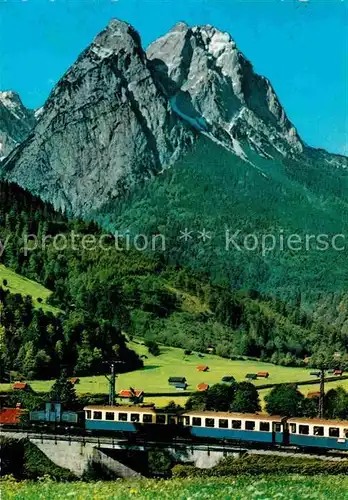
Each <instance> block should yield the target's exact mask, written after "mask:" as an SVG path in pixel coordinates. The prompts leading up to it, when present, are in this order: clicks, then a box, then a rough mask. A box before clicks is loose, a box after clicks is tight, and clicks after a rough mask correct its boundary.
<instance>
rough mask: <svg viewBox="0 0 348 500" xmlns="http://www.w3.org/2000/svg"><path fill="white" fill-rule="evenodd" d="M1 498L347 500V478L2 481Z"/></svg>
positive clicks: (21, 499)
mask: <svg viewBox="0 0 348 500" xmlns="http://www.w3.org/2000/svg"><path fill="white" fill-rule="evenodd" d="M1 492H2V495H1V496H2V499H3V500H8V499H16V500H37V499H66V498H78V499H83V500H92V499H93V500H99V499H100V500H101V499H103V500H104V499H111V498H114V499H119V500H123V499H128V498H134V499H143V498H144V499H149V500H150V499H151V500H152V499H153V498H158V499H163V498H168V499H181V500H186V499H187V500H188V499H193V498H196V499H199V500H203V499H210V498H211V499H225V500H250V499H259V500H266V499H275V498H279V499H281V500H302V499H308V500H311V499H312V500H323V499H331V500H333V499H334V500H347V499H348V478H347V477H342V476H341V477H340V476H316V477H302V476H267V477H256V478H252V479H251V478H250V477H247V476H239V477H230V478H209V479H202V478H195V479H185V480H179V479H173V480H168V481H163V480H162V481H156V480H149V479H145V480H141V481H125V480H119V481H117V482H95V483H83V482H79V483H54V482H52V481H43V482H36V483H34V482H26V481H23V482H19V483H16V482H14V481H3V482H2V483H1Z"/></svg>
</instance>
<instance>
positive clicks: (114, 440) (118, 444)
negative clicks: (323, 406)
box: [0, 429, 348, 461]
mask: <svg viewBox="0 0 348 500" xmlns="http://www.w3.org/2000/svg"><path fill="white" fill-rule="evenodd" d="M0 435H1V436H3V437H5V438H6V437H8V438H15V439H25V438H27V439H29V440H30V441H33V442H35V441H39V442H45V441H54V442H56V443H57V442H58V441H59V442H67V443H81V446H85V445H86V444H87V443H88V444H94V445H96V447H97V448H103V447H107V448H111V449H112V448H114V449H129V450H134V451H137V450H138V451H144V450H147V449H151V448H152V449H154V448H156V449H173V450H175V451H176V452H180V451H185V450H186V451H187V450H192V451H197V450H199V451H205V452H207V453H208V454H209V453H210V452H222V453H223V454H225V455H226V456H227V455H228V454H231V453H238V454H239V455H243V454H251V455H270V456H271V455H272V456H280V457H296V458H312V459H313V458H315V459H319V460H328V461H341V460H348V452H345V451H330V450H327V451H324V450H317V449H308V448H307V449H301V448H297V447H294V446H284V445H282V446H279V445H274V446H272V447H270V446H265V445H262V444H261V443H260V444H255V443H245V442H233V443H231V442H221V443H210V442H203V441H192V440H185V439H175V440H173V441H167V442H166V441H153V440H144V439H132V440H129V439H125V438H118V437H111V436H95V435H89V434H84V435H78V434H71V433H70V434H59V433H54V432H51V433H50V432H45V433H38V432H37V431H32V430H23V429H11V430H9V429H1V431H0Z"/></svg>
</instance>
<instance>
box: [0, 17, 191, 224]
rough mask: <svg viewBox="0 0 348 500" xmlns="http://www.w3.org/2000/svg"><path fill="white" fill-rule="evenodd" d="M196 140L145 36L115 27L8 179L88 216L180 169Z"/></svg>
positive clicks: (79, 68)
mask: <svg viewBox="0 0 348 500" xmlns="http://www.w3.org/2000/svg"><path fill="white" fill-rule="evenodd" d="M194 136H195V134H194V132H193V131H192V130H191V129H190V127H189V126H187V125H186V124H185V123H184V122H183V121H182V120H181V119H180V118H179V117H178V116H177V115H175V113H174V112H173V111H172V110H171V108H170V105H169V104H168V101H167V99H166V98H165V96H164V95H163V94H162V92H161V91H160V89H159V88H158V86H157V84H156V81H155V80H154V78H153V75H152V74H151V71H150V70H149V69H148V61H147V58H146V55H145V53H144V51H143V50H142V47H141V42H140V38H139V35H138V33H137V32H136V31H135V30H134V29H133V28H132V27H131V26H129V25H128V24H126V23H123V22H120V21H116V20H112V21H111V22H110V23H109V25H108V26H107V28H106V29H105V30H104V31H103V32H102V33H100V34H99V35H98V36H97V37H96V38H95V40H94V41H93V43H92V44H91V45H90V47H88V48H87V50H85V51H84V52H83V53H82V54H81V55H80V56H79V58H78V59H77V61H76V63H75V64H74V65H73V66H72V67H71V68H70V69H69V70H68V71H67V73H66V74H65V75H64V76H63V77H62V79H61V80H60V81H59V82H58V84H57V85H56V87H55V88H54V89H53V91H52V93H51V95H50V96H49V98H48V100H47V102H46V103H45V106H44V108H43V110H42V111H41V112H40V119H39V121H38V123H37V126H36V128H35V130H34V134H33V135H32V136H31V137H30V138H29V139H28V140H26V141H25V142H24V143H22V145H21V146H20V147H19V148H18V149H17V150H15V151H14V152H13V154H12V155H10V156H9V157H8V158H7V159H6V161H5V163H4V165H3V166H2V169H3V172H4V174H3V175H4V177H5V178H6V179H7V180H10V181H13V182H15V183H17V184H19V185H21V186H23V187H26V188H27V189H29V190H30V191H31V192H32V193H34V194H36V195H39V196H40V197H41V198H42V199H44V200H48V201H50V202H52V203H53V204H54V206H55V207H56V208H57V209H61V210H63V211H68V212H70V213H72V214H74V215H83V214H86V213H88V212H89V211H90V210H94V209H97V208H98V207H100V206H101V205H103V204H104V203H105V202H107V201H108V199H110V198H113V197H116V196H117V195H118V194H119V193H120V192H122V190H123V189H125V188H127V187H129V186H131V185H132V184H134V183H136V182H137V181H139V180H140V179H146V178H148V177H151V176H153V175H155V174H156V173H157V172H159V171H160V170H162V169H163V168H164V167H168V166H170V165H172V164H173V163H174V162H175V161H176V160H177V159H178V158H179V156H180V155H181V154H182V153H183V151H185V150H186V148H188V147H189V146H190V145H191V144H192V142H193V140H194Z"/></svg>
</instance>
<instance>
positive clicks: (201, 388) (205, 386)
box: [196, 382, 209, 392]
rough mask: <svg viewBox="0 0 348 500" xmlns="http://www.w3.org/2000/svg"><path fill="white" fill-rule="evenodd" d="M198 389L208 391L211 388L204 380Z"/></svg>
mask: <svg viewBox="0 0 348 500" xmlns="http://www.w3.org/2000/svg"><path fill="white" fill-rule="evenodd" d="M196 389H197V391H199V392H203V391H207V390H208V389H209V385H208V384H206V383H205V382H202V383H201V384H198V385H197V387H196Z"/></svg>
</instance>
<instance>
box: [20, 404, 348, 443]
mask: <svg viewBox="0 0 348 500" xmlns="http://www.w3.org/2000/svg"><path fill="white" fill-rule="evenodd" d="M28 420H29V423H30V424H31V425H33V426H36V427H37V426H42V427H45V428H46V429H47V427H49V426H50V425H52V423H53V422H54V426H55V429H56V430H57V427H58V429H59V428H60V429H62V430H63V429H65V430H66V429H71V428H74V429H75V431H77V430H79V432H86V433H88V434H91V433H92V434H99V435H118V436H124V437H127V438H129V439H131V438H133V439H137V438H147V439H153V440H163V439H165V440H170V439H176V438H183V439H189V440H196V441H204V442H218V441H219V442H231V443H232V442H238V443H239V444H241V443H245V444H247V443H249V444H250V445H253V444H258V445H266V446H279V447H281V446H295V447H298V448H307V449H311V448H312V449H322V450H340V451H347V452H348V421H344V420H321V419H309V418H303V417H301V418H300V417H293V418H287V417H281V416H275V415H272V416H270V415H265V414H260V413H258V414H257V413H256V414H253V413H251V414H247V413H231V412H211V411H210V412H209V411H189V412H185V411H184V410H181V411H164V410H160V409H156V408H155V407H153V406H146V405H138V406H136V405H129V406H121V405H116V406H93V405H89V406H86V407H85V408H84V409H83V412H72V411H69V412H63V411H62V408H61V405H60V404H59V403H46V408H45V410H42V411H36V412H30V413H29V419H28Z"/></svg>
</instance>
